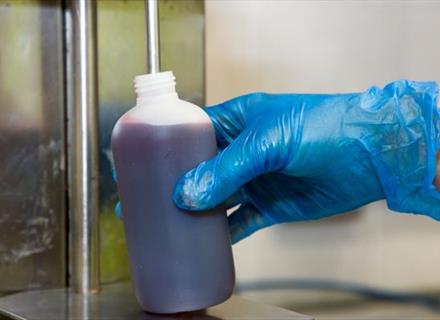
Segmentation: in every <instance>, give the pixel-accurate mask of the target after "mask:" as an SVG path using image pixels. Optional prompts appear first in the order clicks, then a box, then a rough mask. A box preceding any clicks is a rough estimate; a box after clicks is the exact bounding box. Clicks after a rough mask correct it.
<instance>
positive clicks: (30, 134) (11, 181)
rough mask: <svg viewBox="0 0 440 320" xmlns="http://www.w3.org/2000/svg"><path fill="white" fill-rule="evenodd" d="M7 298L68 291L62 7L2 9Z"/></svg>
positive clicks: (0, 128)
mask: <svg viewBox="0 0 440 320" xmlns="http://www.w3.org/2000/svg"><path fill="white" fill-rule="evenodd" d="M0 39H1V44H0V112H1V116H0V291H9V290H24V289H29V288H33V289H35V288H40V287H58V286H63V285H65V248H64V246H65V218H64V216H65V209H64V208H65V196H64V193H65V179H64V156H63V155H64V111H63V110H64V107H63V61H62V50H63V49H62V11H61V3H60V1H43V0H40V1H38V0H27V1H21V0H10V1H7V0H2V1H0Z"/></svg>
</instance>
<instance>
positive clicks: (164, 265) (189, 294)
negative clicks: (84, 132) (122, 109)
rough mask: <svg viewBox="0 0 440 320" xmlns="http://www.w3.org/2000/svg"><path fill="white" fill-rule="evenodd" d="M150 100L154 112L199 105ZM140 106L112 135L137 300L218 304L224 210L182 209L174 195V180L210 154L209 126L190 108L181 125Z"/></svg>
mask: <svg viewBox="0 0 440 320" xmlns="http://www.w3.org/2000/svg"><path fill="white" fill-rule="evenodd" d="M165 101H167V102H165ZM155 103H157V104H158V105H157V106H155V105H154V103H150V105H149V106H147V108H157V109H156V110H158V112H159V113H160V111H161V110H163V109H161V108H164V107H165V108H166V107H167V106H164V105H163V104H165V103H169V104H172V105H173V108H174V107H179V105H181V107H182V108H190V107H191V108H198V107H196V106H193V105H189V104H188V103H186V102H183V101H181V100H177V98H176V101H173V99H168V100H161V99H159V100H156V101H155ZM136 108H138V109H136ZM139 108H142V106H137V107H135V108H134V109H132V110H131V111H129V112H127V113H126V114H125V115H124V116H122V117H121V119H119V121H118V122H117V124H116V126H115V128H114V130H113V135H112V150H113V156H114V161H115V166H116V172H117V177H118V193H119V197H120V200H121V207H122V215H123V218H122V219H123V222H124V227H125V235H126V239H127V244H128V251H129V257H130V265H131V271H132V282H133V287H134V289H135V294H136V296H137V299H138V301H139V303H140V305H141V306H142V308H143V309H144V310H147V311H150V312H156V313H175V312H182V311H191V310H198V309H202V308H206V307H208V306H211V305H214V304H217V303H221V302H223V301H224V300H226V299H227V298H228V297H229V296H230V295H231V293H232V289H233V286H234V267H233V261H232V251H231V245H230V240H229V235H228V226H227V221H226V214H225V211H224V210H223V209H222V208H217V209H214V210H211V211H209V212H204V213H200V212H198V213H189V212H183V211H181V210H179V209H178V208H176V206H175V205H174V203H173V201H172V192H173V189H174V186H175V183H176V181H177V179H178V178H179V177H180V176H181V175H182V174H183V173H184V172H185V171H187V170H188V169H191V168H193V167H194V166H196V165H197V164H198V163H200V162H201V161H203V160H206V159H208V158H210V157H212V156H214V155H215V153H216V144H215V134H214V130H213V128H212V125H211V123H210V122H209V121H206V118H205V117H204V116H203V115H202V116H201V117H200V119H197V117H194V115H195V114H196V113H194V114H193V116H192V117H191V118H190V120H189V121H188V119H186V120H185V119H184V120H183V122H182V123H175V121H171V123H169V122H168V121H156V120H157V119H152V120H149V119H148V118H149V117H150V116H151V114H152V113H148V112H146V113H144V112H142V110H139ZM150 110H152V109H150ZM188 110H189V109H188ZM198 112H202V111H201V110H197V113H198ZM158 117H160V116H159V115H158ZM155 122H158V123H155Z"/></svg>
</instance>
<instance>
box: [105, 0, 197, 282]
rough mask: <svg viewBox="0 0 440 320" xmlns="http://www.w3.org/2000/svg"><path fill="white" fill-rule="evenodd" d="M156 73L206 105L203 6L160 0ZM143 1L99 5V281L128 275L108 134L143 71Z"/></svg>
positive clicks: (190, 0)
mask: <svg viewBox="0 0 440 320" xmlns="http://www.w3.org/2000/svg"><path fill="white" fill-rule="evenodd" d="M158 5H159V24H160V39H159V42H160V70H163V71H165V70H173V72H174V74H175V75H176V78H177V80H178V81H177V91H178V93H179V96H180V97H181V98H183V99H185V100H188V101H191V102H194V103H196V104H198V105H200V106H203V105H204V97H205V90H204V2H203V1H200V0H160V1H158ZM145 36H146V35H145V13H144V1H139V0H124V1H108V0H100V1H98V63H99V68H98V73H99V83H98V85H99V104H100V106H99V117H100V123H99V124H100V132H99V140H100V141H99V142H100V155H99V161H100V197H101V201H100V205H101V215H100V224H101V279H102V281H103V282H111V281H115V280H119V279H126V278H127V277H128V276H129V272H128V263H127V253H126V245H125V240H124V234H123V229H122V224H121V222H120V221H119V220H118V219H117V218H116V217H115V216H114V212H113V208H114V206H115V203H116V198H117V196H116V187H115V183H114V182H113V181H112V175H111V171H112V160H111V151H110V135H111V130H112V128H113V126H114V124H115V122H116V120H117V119H118V118H119V117H120V116H121V114H123V113H124V112H126V111H127V110H128V109H129V108H131V107H133V105H134V104H135V95H134V90H133V78H134V76H136V75H139V74H142V73H145V70H147V61H146V59H145V57H146V56H147V55H146V48H145Z"/></svg>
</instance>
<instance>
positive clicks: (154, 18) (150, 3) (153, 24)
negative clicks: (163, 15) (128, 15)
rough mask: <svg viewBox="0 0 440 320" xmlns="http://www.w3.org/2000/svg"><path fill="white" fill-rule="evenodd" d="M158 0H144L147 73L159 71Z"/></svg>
mask: <svg viewBox="0 0 440 320" xmlns="http://www.w3.org/2000/svg"><path fill="white" fill-rule="evenodd" d="M157 1H158V0H145V18H146V19H145V20H146V21H145V24H146V27H147V30H146V31H147V62H148V63H147V65H148V72H149V73H156V72H159V69H160V55H159V9H158V4H157Z"/></svg>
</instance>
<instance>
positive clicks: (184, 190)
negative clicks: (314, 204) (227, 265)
mask: <svg viewBox="0 0 440 320" xmlns="http://www.w3.org/2000/svg"><path fill="white" fill-rule="evenodd" d="M271 128H272V130H271V132H270V134H267V132H265V129H260V128H258V127H253V128H247V129H246V130H244V131H243V132H242V133H241V134H240V135H239V136H238V137H237V139H235V140H234V141H232V143H231V144H230V145H229V146H227V147H226V148H225V149H224V150H223V151H222V152H221V153H219V154H218V155H217V156H216V157H214V158H213V159H210V160H208V161H205V162H202V163H201V164H199V165H198V166H197V167H196V168H194V169H192V170H190V171H189V172H187V173H186V174H184V175H183V176H182V177H181V178H180V179H179V180H178V181H177V184H176V187H175V190H174V194H173V200H174V202H175V204H176V205H177V206H178V207H180V208H182V209H186V210H194V211H199V210H206V209H211V208H214V207H216V206H217V205H219V204H221V203H222V202H224V201H225V200H226V199H228V198H229V197H230V196H231V195H233V194H234V193H235V192H237V191H238V190H239V189H240V188H241V187H242V186H243V185H244V184H246V183H247V182H249V181H251V180H252V179H254V178H255V177H257V176H258V175H260V174H263V173H266V172H270V171H275V170H278V169H279V168H281V167H282V166H284V163H283V157H282V156H280V153H281V154H284V153H287V150H285V151H283V149H285V148H280V146H279V141H280V139H279V132H278V131H279V129H276V128H274V127H271Z"/></svg>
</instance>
